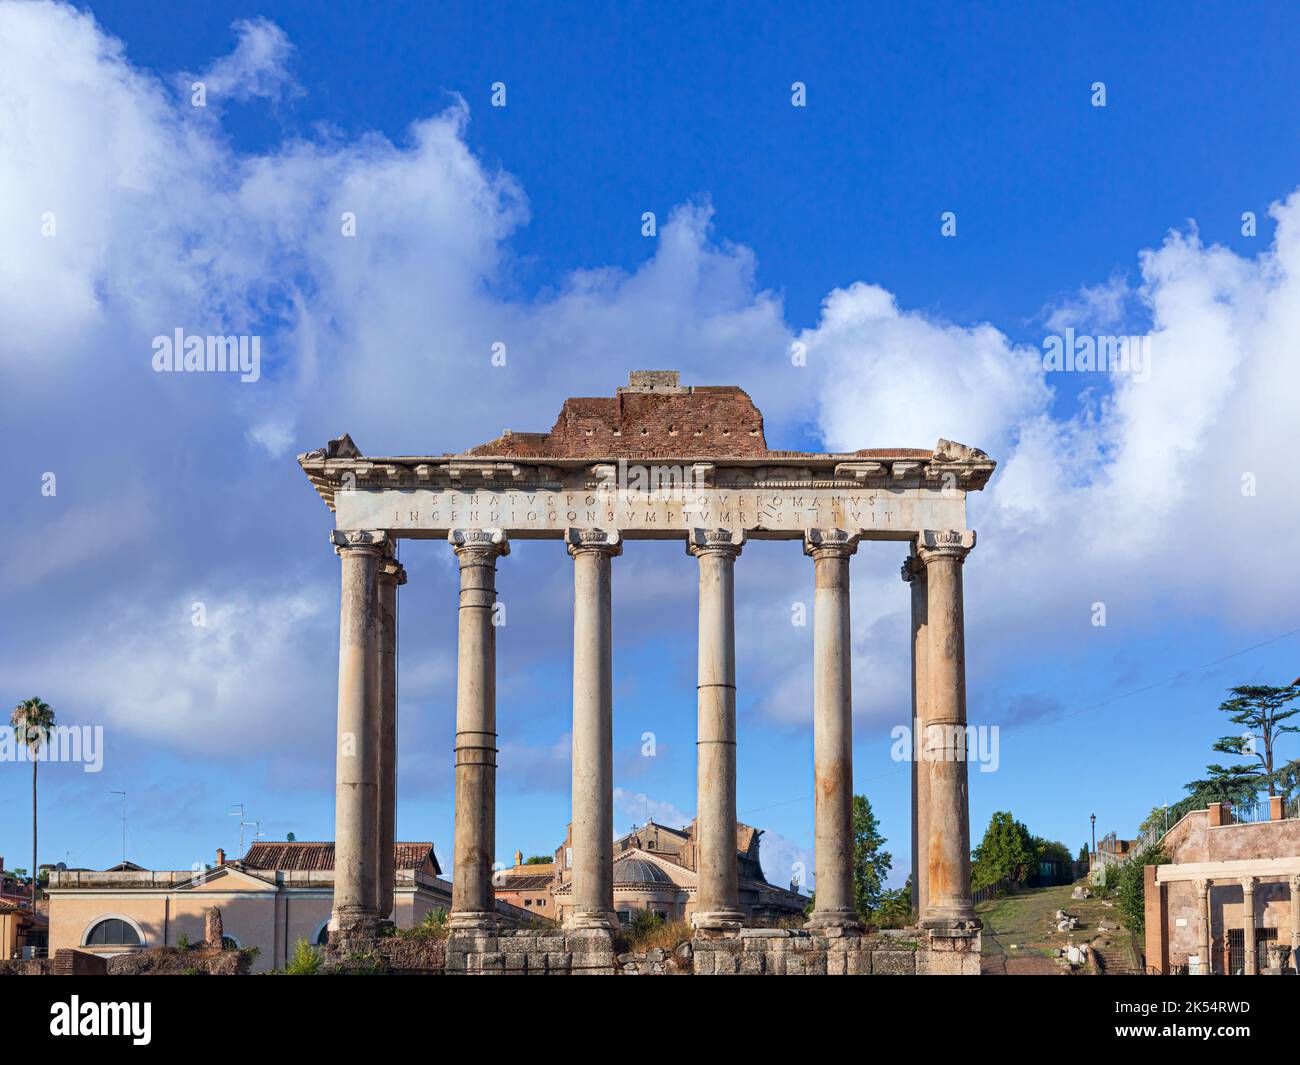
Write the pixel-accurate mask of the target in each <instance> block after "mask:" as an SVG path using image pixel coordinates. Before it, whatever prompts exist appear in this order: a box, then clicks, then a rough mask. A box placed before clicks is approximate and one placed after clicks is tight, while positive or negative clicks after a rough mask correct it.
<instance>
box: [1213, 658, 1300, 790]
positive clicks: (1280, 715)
mask: <svg viewBox="0 0 1300 1065" xmlns="http://www.w3.org/2000/svg"><path fill="white" fill-rule="evenodd" d="M1297 698H1300V684H1288V685H1287V686H1286V687H1284V688H1278V687H1273V686H1271V685H1267V684H1245V685H1242V686H1240V687H1237V688H1233V689H1232V698H1231V699H1228V700H1226V701H1224V702H1223V703H1221V704H1220V706H1219V709H1220V710H1221V711H1223V712H1224V713H1225V714H1227V715H1228V717H1229V718H1230V719H1231V721H1232V723H1233V724H1234V725H1240V726H1241V727H1242V731H1241V733H1240V734H1239V735H1236V736H1223V737H1221V738H1220V739H1218V740H1216V741H1215V744H1214V749H1215V750H1216V751H1219V752H1221V753H1223V754H1235V755H1237V756H1238V757H1248V756H1251V755H1253V756H1254V757H1255V758H1257V759H1259V765H1255V764H1254V763H1251V762H1248V763H1246V765H1244V766H1240V765H1239V766H1226V767H1225V766H1217V765H1212V766H1209V767H1208V769H1209V771H1210V776H1211V778H1212V779H1213V778H1217V777H1221V776H1226V777H1228V778H1229V779H1230V780H1232V781H1239V782H1242V783H1244V782H1245V781H1246V780H1254V781H1255V785H1256V790H1258V788H1260V787H1267V788H1268V793H1269V795H1270V796H1272V795H1276V794H1277V780H1276V778H1275V776H1274V769H1275V767H1274V765H1273V756H1274V750H1275V748H1276V745H1277V741H1278V739H1279V738H1281V737H1282V736H1283V735H1285V734H1286V733H1288V732H1300V728H1297V727H1296V726H1295V725H1288V724H1285V722H1286V721H1287V719H1288V718H1292V717H1295V715H1296V714H1300V706H1291V705H1290V704H1291V703H1293V702H1294V701H1295V700H1296V699H1297Z"/></svg>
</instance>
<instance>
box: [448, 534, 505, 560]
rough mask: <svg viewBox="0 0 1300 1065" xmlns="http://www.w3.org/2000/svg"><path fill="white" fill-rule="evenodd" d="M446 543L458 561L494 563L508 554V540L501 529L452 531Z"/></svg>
mask: <svg viewBox="0 0 1300 1065" xmlns="http://www.w3.org/2000/svg"><path fill="white" fill-rule="evenodd" d="M447 542H448V543H449V544H451V546H452V550H454V551H455V552H456V557H457V558H460V559H465V558H469V559H473V560H490V561H493V562H495V561H496V560H497V559H498V558H501V557H502V556H503V555H508V554H510V540H509V538H508V537H507V536H506V534H505V533H504V532H503V531H502V530H501V529H452V530H451V532H449V533H448V534H447Z"/></svg>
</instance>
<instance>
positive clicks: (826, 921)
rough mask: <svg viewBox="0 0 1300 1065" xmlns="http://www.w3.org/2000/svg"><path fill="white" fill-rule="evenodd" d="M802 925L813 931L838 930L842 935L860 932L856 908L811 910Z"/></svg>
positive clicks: (860, 926) (860, 924) (860, 925)
mask: <svg viewBox="0 0 1300 1065" xmlns="http://www.w3.org/2000/svg"><path fill="white" fill-rule="evenodd" d="M804 927H805V928H807V929H810V930H813V931H822V932H838V934H840V935H843V934H845V933H850V932H861V931H862V922H861V921H859V920H858V914H857V911H856V910H813V912H812V913H810V914H809V915H808V920H806V921H805V922H804Z"/></svg>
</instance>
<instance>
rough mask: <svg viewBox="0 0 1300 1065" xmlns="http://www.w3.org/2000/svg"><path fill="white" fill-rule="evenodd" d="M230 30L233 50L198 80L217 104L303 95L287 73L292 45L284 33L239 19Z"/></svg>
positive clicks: (270, 25) (268, 22)
mask: <svg viewBox="0 0 1300 1065" xmlns="http://www.w3.org/2000/svg"><path fill="white" fill-rule="evenodd" d="M231 29H233V30H234V31H235V37H236V43H235V50H234V51H233V52H231V53H230V54H229V55H224V56H221V57H220V58H219V59H216V60H214V61H213V63H212V64H211V66H209V67H208V68H207V69H206V70H204V71H203V72H202V73H201V74H199V75H198V76H197V80H198V81H201V82H202V83H203V84H204V85H205V86H206V87H207V90H208V91H209V92H210V93H211V94H212V96H213V97H215V98H216V100H218V101H219V100H220V99H221V98H223V97H224V98H227V99H231V100H238V101H241V102H242V101H247V100H253V99H262V100H278V99H280V98H281V97H282V96H284V95H285V94H294V93H299V92H301V91H302V90H301V88H300V87H299V86H298V84H297V82H296V81H295V80H294V78H293V75H292V74H291V73H290V72H289V69H288V64H289V61H290V59H291V58H292V56H293V44H292V42H290V40H289V37H288V35H287V34H286V33H285V32H284V30H282V29H280V27H279V26H277V25H276V24H275V23H274V22H272V21H271V20H270V19H266V18H253V19H239V20H237V21H236V22H235V23H234V24H233V25H232V26H231ZM208 103H209V105H211V104H212V103H213V100H212V99H209V101H208Z"/></svg>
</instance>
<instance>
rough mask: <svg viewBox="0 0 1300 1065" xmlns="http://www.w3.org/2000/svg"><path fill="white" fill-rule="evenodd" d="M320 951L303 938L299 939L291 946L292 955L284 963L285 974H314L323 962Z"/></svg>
mask: <svg viewBox="0 0 1300 1065" xmlns="http://www.w3.org/2000/svg"><path fill="white" fill-rule="evenodd" d="M324 960H325V959H324V958H323V957H322V956H321V952H320V951H319V950H317V949H316V948H315V947H313V946H312V945H311V944H310V943H308V942H307V940H305V939H299V940H298V942H297V943H295V944H294V946H293V956H292V957H291V958H290V959H289V961H288V962H287V963H286V964H285V967H284V972H285V975H286V976H316V975H318V974H319V973H320V969H321V965H322V963H323V962H324Z"/></svg>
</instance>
